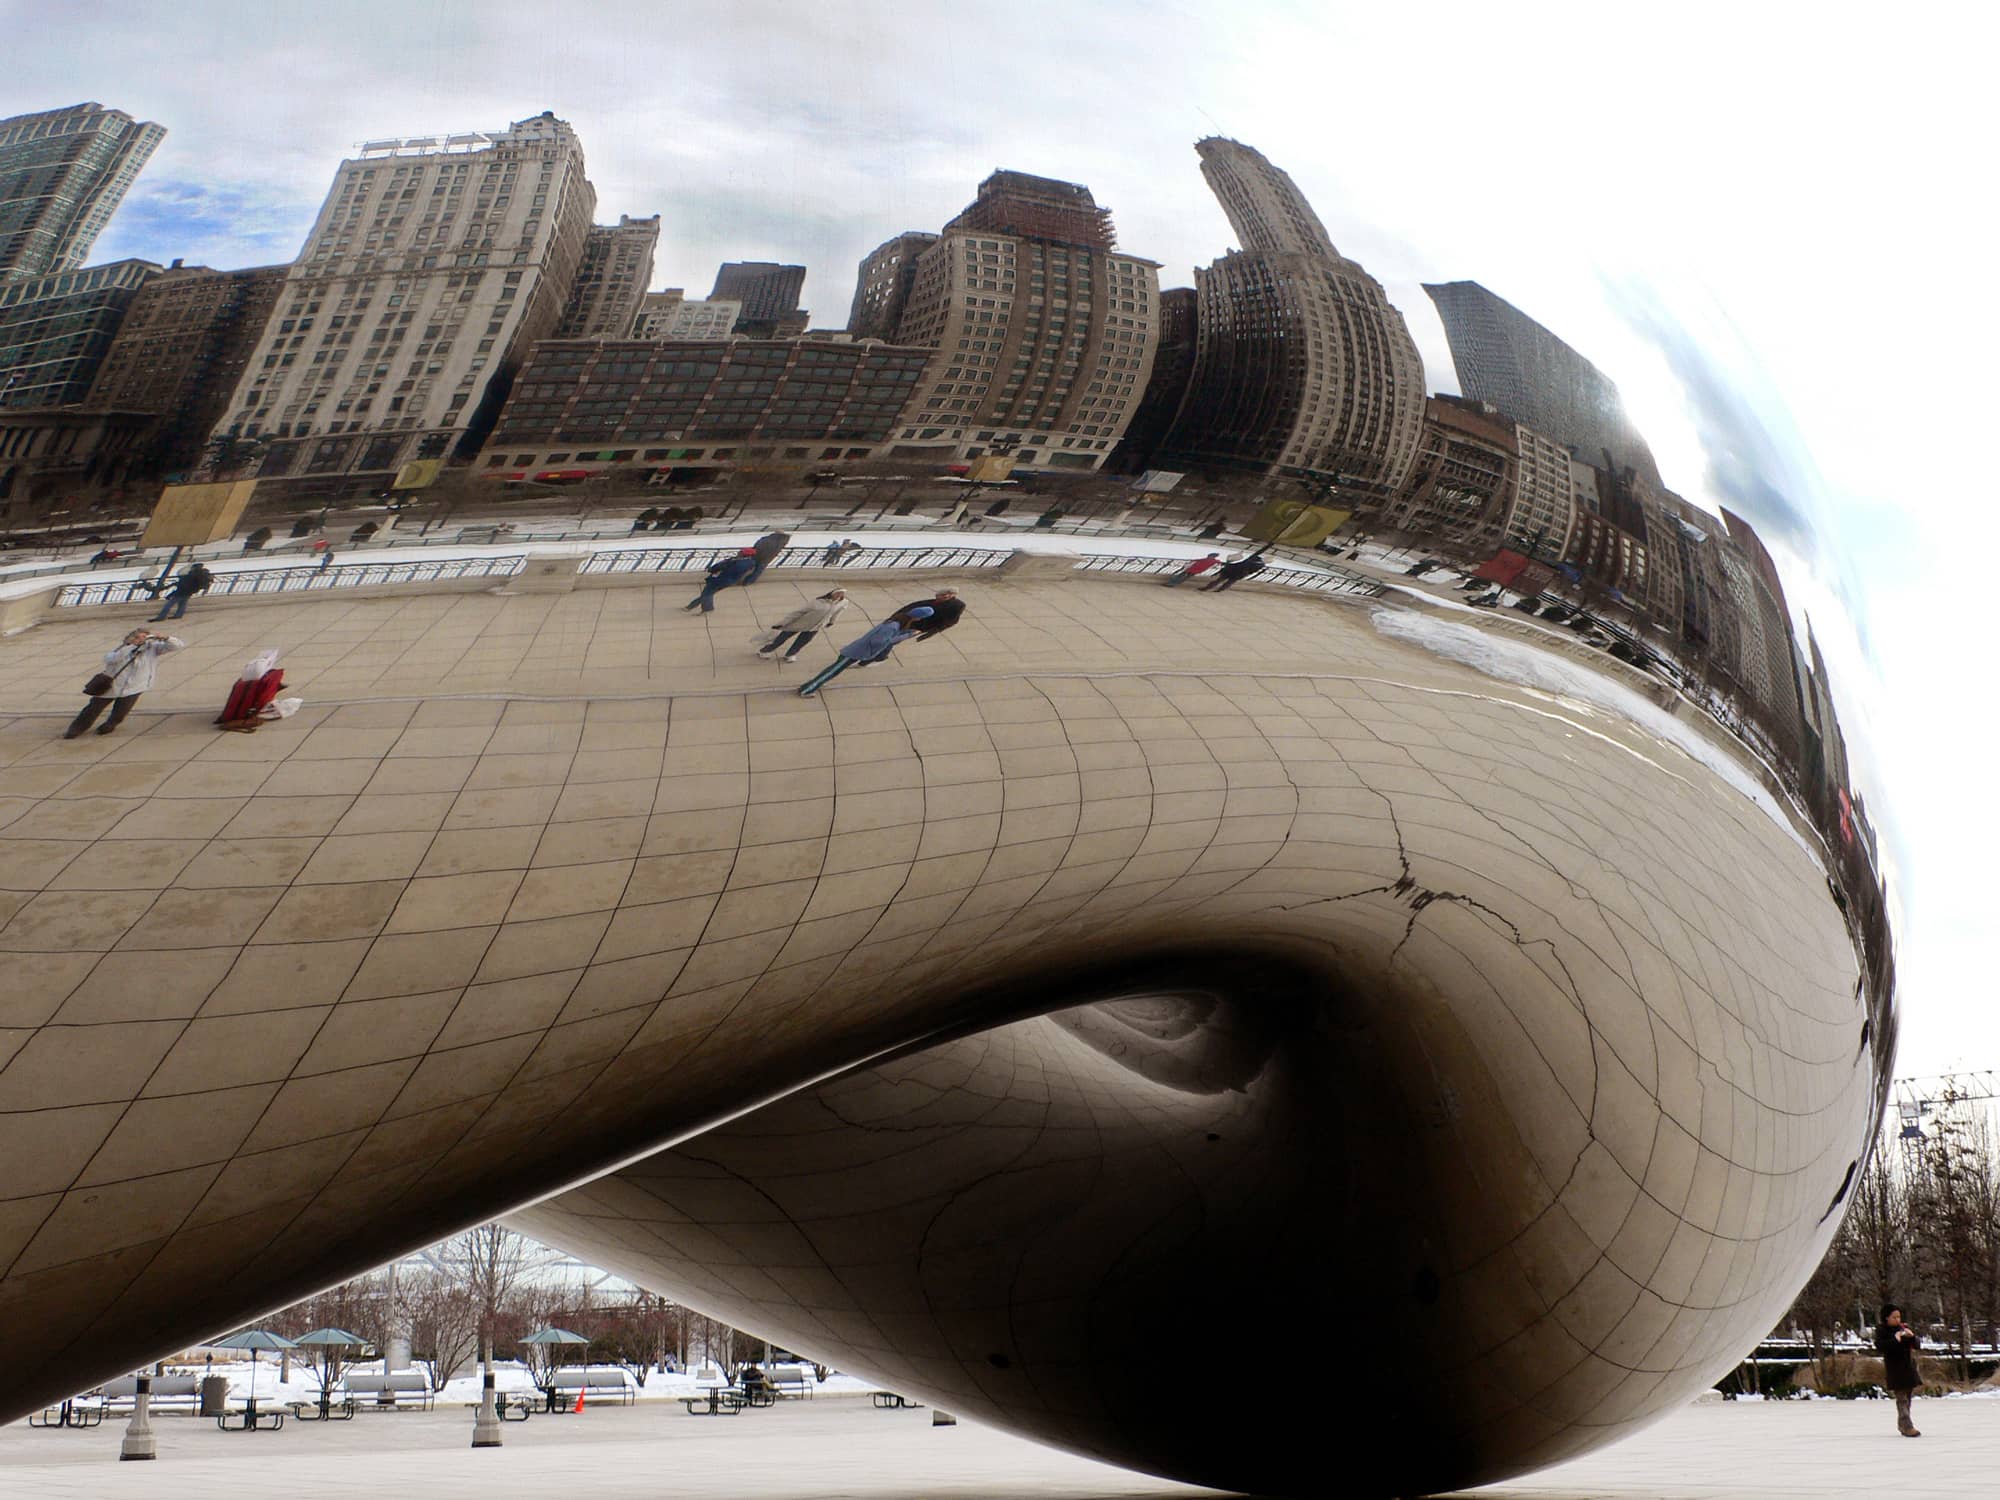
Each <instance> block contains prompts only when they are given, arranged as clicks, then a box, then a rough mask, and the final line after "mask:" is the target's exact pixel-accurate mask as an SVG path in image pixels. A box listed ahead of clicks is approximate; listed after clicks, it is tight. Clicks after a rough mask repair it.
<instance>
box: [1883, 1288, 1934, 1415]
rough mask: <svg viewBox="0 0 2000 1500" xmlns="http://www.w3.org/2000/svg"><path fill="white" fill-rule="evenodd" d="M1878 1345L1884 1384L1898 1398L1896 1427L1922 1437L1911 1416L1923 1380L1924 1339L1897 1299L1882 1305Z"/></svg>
mask: <svg viewBox="0 0 2000 1500" xmlns="http://www.w3.org/2000/svg"><path fill="white" fill-rule="evenodd" d="M1875 1347H1876V1349H1877V1350H1878V1351H1880V1353H1881V1355H1882V1384H1883V1385H1884V1386H1885V1387H1887V1388H1888V1392H1889V1394H1890V1395H1892V1396H1894V1397H1895V1398H1896V1431H1898V1432H1900V1433H1902V1435H1903V1436H1904V1437H1922V1436H1923V1434H1922V1433H1921V1432H1919V1431H1917V1428H1916V1424H1915V1423H1914V1422H1912V1421H1911V1420H1910V1399H1911V1398H1912V1397H1913V1396H1915V1395H1916V1394H1917V1387H1918V1386H1920V1385H1922V1384H1923V1381H1922V1380H1921V1379H1920V1378H1919V1377H1918V1375H1917V1350H1919V1349H1921V1348H1922V1347H1923V1340H1922V1339H1920V1338H1918V1337H1917V1330H1916V1329H1914V1328H1912V1327H1910V1325H1909V1324H1907V1323H1905V1322H1904V1321H1903V1310H1902V1308H1900V1307H1898V1306H1896V1305H1895V1304H1894V1303H1893V1302H1892V1303H1890V1304H1889V1305H1888V1306H1887V1307H1885V1308H1883V1309H1882V1321H1881V1322H1880V1323H1878V1324H1876V1325H1875Z"/></svg>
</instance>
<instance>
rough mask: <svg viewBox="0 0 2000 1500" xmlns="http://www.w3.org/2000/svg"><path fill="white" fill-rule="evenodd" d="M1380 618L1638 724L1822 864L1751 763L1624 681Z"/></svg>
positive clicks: (1464, 635) (1429, 643)
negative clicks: (1707, 772) (1706, 772)
mask: <svg viewBox="0 0 2000 1500" xmlns="http://www.w3.org/2000/svg"><path fill="white" fill-rule="evenodd" d="M1374 617H1375V628H1376V629H1377V630H1378V631H1380V632H1381V633H1382V634H1383V635H1386V636H1392V637H1394V638H1395V639H1397V640H1400V641H1407V642H1409V643H1410V644H1411V645H1414V646H1421V647H1423V648H1424V649H1425V650H1427V651H1433V652H1435V653H1437V654H1438V655H1439V656H1445V657H1449V658H1451V660H1453V661H1459V662H1463V663H1465V665H1467V666H1469V667H1472V668H1473V669H1475V670H1477V671H1480V672H1484V673H1485V674H1486V675H1487V676H1489V677H1497V678H1499V679H1500V680H1501V681H1503V682H1513V683H1518V684H1519V685H1521V686H1522V687H1528V688H1534V689H1536V690H1538V691H1540V692H1544V693H1547V694H1549V695H1551V696H1552V697H1557V698H1562V699H1564V700H1566V701H1569V702H1571V703H1575V704H1580V705H1584V706H1588V707H1594V708H1597V709H1600V710H1603V711H1606V712H1608V713H1610V714H1613V715H1615V716H1616V717H1618V718H1621V719H1624V720H1626V721H1628V722H1630V723H1632V724H1634V725H1636V726H1637V727H1638V728H1640V729H1643V730H1645V731H1646V732H1647V733H1648V734H1649V735H1651V736H1652V737H1653V738H1654V739H1656V740H1661V741H1664V742H1665V743H1666V744H1669V745H1672V746H1673V747H1674V748H1675V749H1677V750H1679V751H1681V753H1683V754H1684V755H1686V756H1687V757H1688V758H1689V759H1690V760H1693V761H1695V762H1696V763H1698V764H1700V765H1702V766H1705V767H1707V768H1708V769H1709V770H1710V771H1713V772H1714V773H1715V774H1716V775H1717V776H1719V777H1721V778H1722V779H1723V780H1724V781H1725V782H1727V783H1728V784H1729V785H1730V786H1732V787H1734V788H1735V789H1736V790H1737V791H1739V792H1741V793H1742V794H1743V795H1744V796H1745V797H1747V798H1749V799H1750V800H1751V801H1752V802H1753V803H1755V804H1756V805H1757V807H1758V809H1759V810H1760V811H1762V812H1763V813H1764V814H1765V816H1767V817H1768V818H1770V819H1771V821H1772V822H1774V823H1776V824H1777V825H1778V827H1779V828H1781V829H1783V830H1784V832H1785V833H1786V834H1787V835H1788V836H1789V837H1790V838H1791V840H1792V842H1794V843H1795V844H1797V845H1798V846H1799V847H1800V848H1801V849H1803V850H1805V851H1806V853H1808V854H1810V855H1812V856H1813V858H1814V859H1815V860H1816V861H1817V860H1818V858H1819V856H1818V853H1817V851H1815V850H1814V849H1813V847H1812V845H1811V844H1810V843H1808V842H1807V841H1806V840H1805V838H1803V837H1802V836H1801V835H1800V833H1799V831H1798V829H1797V827H1796V826H1795V825H1794V824H1793V822H1792V819H1791V818H1790V816H1789V815H1788V814H1787V813H1786V812H1785V810H1784V809H1783V808H1782V807H1780V806H1779V805H1778V801H1777V799H1776V798H1775V797H1773V796H1772V795H1771V794H1770V792H1769V791H1767V790H1766V789H1765V787H1764V784H1763V782H1761V781H1759V780H1758V779H1757V777H1756V775H1755V774H1754V773H1752V772H1751V770H1750V769H1749V768H1748V767H1747V766H1745V765H1743V763H1742V762H1741V761H1739V760H1738V759H1737V758H1736V757H1735V756H1734V755H1732V754H1730V753H1729V751H1727V750H1725V749H1724V748H1723V747H1722V746H1720V745H1718V744H1716V743H1715V741H1714V740H1712V739H1710V738H1709V737H1708V736H1707V735H1705V734H1703V733H1702V732H1701V731H1700V730H1698V729H1696V728H1694V727H1693V726H1692V725H1690V724H1686V723H1683V722H1682V721H1681V720H1679V719H1677V718H1675V717H1674V716H1673V715H1672V714H1671V713H1669V712H1667V710H1665V709H1664V708H1661V707H1660V706H1659V705H1658V704H1656V703H1653V702H1651V701H1650V700H1648V699H1647V698H1645V697H1644V696H1642V695H1641V694H1639V693H1636V692H1634V691H1633V690H1632V689H1631V688H1629V687H1627V686H1625V684H1624V683H1622V682H1618V681H1615V680H1613V679H1612V678H1610V677H1607V676H1605V675H1604V674H1603V673H1601V672H1596V671H1593V670H1592V669H1591V668H1589V667H1588V666H1585V665H1584V664H1583V663H1581V662H1576V661H1571V660H1570V659H1569V658H1567V657H1563V656H1558V655H1556V654H1554V653H1553V652H1548V651H1544V650H1542V649H1540V648H1539V647H1536V646H1530V645H1528V644H1527V643H1526V642H1524V641H1516V640H1512V639H1509V638H1508V637H1506V636H1500V635H1495V634H1493V633H1491V632H1489V631H1485V630H1478V629H1475V628H1473V627H1471V626H1468V625H1460V624H1458V623H1457V622H1455V621H1452V620H1436V619H1432V618H1430V617H1428V616H1426V615H1421V614H1417V613H1415V612H1414V611H1411V610H1403V609H1377V610H1376V611H1375V612H1374Z"/></svg>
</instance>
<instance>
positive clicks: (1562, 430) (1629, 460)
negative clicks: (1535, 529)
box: [1424, 281, 1660, 488]
mask: <svg viewBox="0 0 2000 1500" xmlns="http://www.w3.org/2000/svg"><path fill="white" fill-rule="evenodd" d="M1424 290H1425V291H1426V292H1428V293H1429V294H1430V299H1431V301H1432V302H1433V303H1435V304H1436V306H1437V310H1438V317H1439V318H1440V319H1441V320H1442V321H1443V323H1444V334H1445V338H1446V339H1447V340H1448V341H1449V342H1450V344H1451V362H1452V364H1453V366H1454V367H1455V368H1456V369H1457V371H1458V383H1459V386H1460V388H1461V389H1462V390H1463V391H1464V392H1465V394H1466V395H1468V396H1470V397H1472V398H1473V399H1475V400H1478V401H1490V402H1492V403H1493V405H1495V406H1497V407H1499V408H1500V410H1502V411H1504V412H1505V413H1507V415H1508V416H1510V417H1513V418H1514V419H1515V420H1516V421H1519V422H1525V423H1527V424H1528V425H1529V426H1530V427H1532V428H1534V429H1535V430H1536V431H1537V432H1541V433H1546V434H1547V435H1548V436H1549V437H1552V438H1554V439H1555V440H1556V441H1557V442H1559V443H1561V444H1563V445H1564V446H1565V447H1568V448H1570V449H1571V450H1573V451H1574V452H1575V453H1576V455H1577V456H1578V457H1579V458H1581V459H1583V460H1584V461H1585V462H1586V463H1590V464H1595V465H1602V466H1604V467H1607V468H1611V469H1632V470H1634V471H1635V472H1636V473H1637V474H1638V476H1639V478H1641V479H1642V480H1644V481H1645V482H1646V483H1647V484H1650V485H1653V486H1655V487H1656V488H1657V487H1658V486H1659V484H1660V471H1659V467H1658V466H1657V465H1656V464H1655V463H1654V462H1653V454H1652V450H1651V449H1649V448H1648V447H1647V446H1646V441H1645V439H1644V438H1642V437H1640V436H1639V433H1638V430H1637V429H1636V428H1634V427H1633V426H1632V423H1631V421H1630V419H1628V418H1627V417H1626V415H1625V406H1624V403H1623V402H1622V401H1621V400H1620V399H1619V396H1618V387H1617V386H1615V385H1613V384H1612V383H1611V381H1610V380H1609V379H1607V378H1606V377H1605V375H1604V374H1603V372H1601V371H1600V370H1599V369H1598V368H1597V367H1596V366H1595V365H1593V364H1592V363H1591V362H1590V361H1589V360H1587V359H1585V358H1584V357H1583V356H1582V355H1581V354H1579V353H1577V352H1576V350H1574V349H1572V348H1570V346H1569V345H1568V344H1565V343H1564V342H1563V341H1562V340H1561V339H1559V338H1557V337H1556V336H1555V335H1554V334H1553V333H1551V332H1549V330H1548V329H1546V328H1544V327H1542V325H1541V324H1539V323H1537V322H1536V321H1535V320H1534V319H1533V318H1531V317H1529V316H1528V315H1527V314H1526V313H1524V312H1522V311H1521V310H1520V309H1519V308H1517V307H1515V306H1514V305H1513V304H1512V303H1510V302H1507V301H1505V300H1503V299H1502V298H1499V297H1496V296H1494V295H1493V293H1491V292H1489V291H1487V290H1486V288H1485V287H1483V286H1481V285H1480V284H1479V283H1478V282H1476V281H1450V282H1445V283H1442V284H1441V285H1435V286H1426V287H1425V288H1424Z"/></svg>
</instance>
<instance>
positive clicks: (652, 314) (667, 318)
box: [632, 297, 743, 339]
mask: <svg viewBox="0 0 2000 1500" xmlns="http://www.w3.org/2000/svg"><path fill="white" fill-rule="evenodd" d="M742 313H743V304H742V303H741V302H732V301H729V300H728V299H727V298H721V299H718V298H715V297H709V298H706V299H704V298H699V297H697V298H695V299H693V300H689V299H687V298H681V299H680V300H678V301H676V302H675V303H673V304H672V305H671V306H664V305H663V306H659V307H656V308H652V309H650V310H648V311H644V312H641V313H640V314H639V317H638V320H637V321H636V322H635V323H634V324H633V333H632V336H633V337H634V338H640V339H726V338H730V337H732V336H733V335H734V334H735V332H736V320H737V319H738V318H739V317H741V316H742Z"/></svg>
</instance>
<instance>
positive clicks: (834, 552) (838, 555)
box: [819, 541, 861, 568]
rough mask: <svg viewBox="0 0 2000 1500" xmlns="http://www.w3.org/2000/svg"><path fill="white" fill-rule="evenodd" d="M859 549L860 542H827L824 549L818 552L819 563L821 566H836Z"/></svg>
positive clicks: (843, 563) (841, 564) (842, 563)
mask: <svg viewBox="0 0 2000 1500" xmlns="http://www.w3.org/2000/svg"><path fill="white" fill-rule="evenodd" d="M860 550H861V543H859V542H850V541H839V542H828V543H827V544H826V551H825V552H823V553H821V554H820V559H819V565H820V566H821V567H823V568H838V567H842V566H844V565H845V564H846V562H847V560H848V559H849V558H850V557H852V556H854V554H855V553H857V552H859V551H860Z"/></svg>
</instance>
